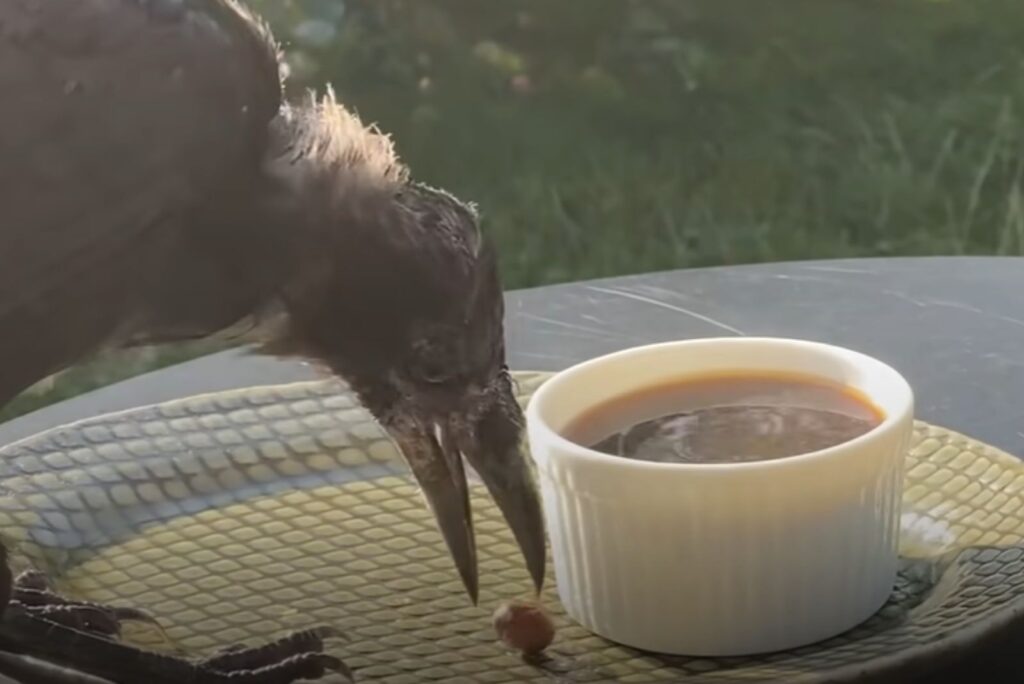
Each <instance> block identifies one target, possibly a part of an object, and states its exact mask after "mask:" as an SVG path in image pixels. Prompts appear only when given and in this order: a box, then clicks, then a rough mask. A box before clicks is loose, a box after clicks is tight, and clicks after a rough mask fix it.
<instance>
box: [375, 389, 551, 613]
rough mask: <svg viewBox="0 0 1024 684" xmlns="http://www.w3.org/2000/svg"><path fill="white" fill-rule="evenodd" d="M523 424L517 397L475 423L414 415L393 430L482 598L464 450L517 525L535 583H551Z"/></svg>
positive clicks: (469, 584) (472, 592)
mask: <svg viewBox="0 0 1024 684" xmlns="http://www.w3.org/2000/svg"><path fill="white" fill-rule="evenodd" d="M510 400H511V403H510ZM520 423H521V414H520V412H519V406H518V404H516V403H515V401H514V399H511V395H509V397H507V398H506V397H504V396H503V397H501V400H500V401H499V402H498V403H496V404H495V405H493V406H492V407H491V408H490V409H488V410H487V411H486V412H485V413H483V414H482V415H480V416H479V417H477V418H476V420H474V421H472V422H467V420H466V418H465V417H464V416H461V415H454V416H451V417H450V418H448V419H447V420H446V421H445V422H443V423H440V424H436V425H434V424H429V423H421V422H417V421H407V422H404V423H402V424H401V425H396V426H392V427H391V428H390V432H391V435H392V437H393V438H394V439H395V441H396V442H397V444H398V446H399V448H400V449H401V450H402V453H403V455H404V456H405V459H406V461H407V462H408V463H409V467H410V469H411V470H412V472H413V475H414V476H415V477H416V480H417V482H418V483H419V485H420V488H421V489H422V491H423V494H424V496H425V498H426V500H427V503H428V505H429V506H430V508H431V510H432V511H433V514H434V517H435V519H436V520H437V525H438V527H439V528H440V531H441V535H442V536H443V537H444V540H445V543H446V544H447V546H448V551H449V553H450V554H451V556H452V560H454V562H455V566H456V568H457V569H458V572H459V575H460V576H461V578H462V582H463V585H464V586H465V588H466V592H467V593H468V594H469V596H470V598H471V600H472V601H473V603H474V604H476V603H477V600H478V597H479V579H478V571H477V557H476V539H475V536H474V533H473V519H472V511H471V508H470V503H469V489H468V486H467V483H466V474H465V469H464V467H463V462H462V457H463V456H464V457H465V458H466V460H468V461H469V463H470V465H471V466H472V467H473V469H474V470H475V471H476V472H477V473H478V474H479V475H480V478H481V479H482V480H483V482H484V485H485V486H486V487H487V489H488V491H489V492H490V494H491V497H492V498H493V499H494V501H495V503H496V504H497V505H498V508H499V509H500V510H501V512H502V515H503V516H504V518H505V521H506V522H507V523H508V526H509V527H510V528H511V530H512V534H513V536H514V537H515V539H516V543H517V544H518V546H519V549H520V551H521V552H522V554H523V558H524V559H525V561H526V567H527V570H528V571H529V573H530V577H531V578H532V579H533V584H534V588H535V589H536V591H537V592H538V593H539V592H540V590H541V588H542V587H543V585H544V570H545V564H546V557H545V554H546V547H545V536H544V517H543V513H542V509H541V504H540V498H539V496H538V495H537V488H536V485H535V484H534V481H533V478H532V475H531V472H530V469H529V467H528V465H527V462H526V459H525V458H524V456H523V452H522V449H521V448H520V433H521V430H520Z"/></svg>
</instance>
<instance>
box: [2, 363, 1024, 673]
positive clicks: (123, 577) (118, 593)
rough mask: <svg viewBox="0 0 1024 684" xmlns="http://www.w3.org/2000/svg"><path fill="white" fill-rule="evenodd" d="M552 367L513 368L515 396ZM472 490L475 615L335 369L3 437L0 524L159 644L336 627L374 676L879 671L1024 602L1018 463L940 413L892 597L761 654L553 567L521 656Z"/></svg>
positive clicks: (362, 668) (484, 513)
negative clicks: (579, 614) (606, 611)
mask: <svg viewBox="0 0 1024 684" xmlns="http://www.w3.org/2000/svg"><path fill="white" fill-rule="evenodd" d="M546 377H548V376H547V375H545V374H540V373H518V374H517V375H516V379H517V382H518V383H519V390H520V399H521V401H523V402H525V401H527V400H528V398H529V396H530V394H531V393H532V392H533V391H534V390H535V389H536V388H537V387H538V386H539V385H540V383H541V382H543V381H544V379H545V378H546ZM473 497H474V500H473V506H474V511H475V518H476V524H477V530H478V545H479V559H480V571H481V591H480V605H479V606H478V607H474V606H472V605H470V603H469V601H468V600H467V598H466V596H465V593H464V590H463V588H462V585H461V583H460V581H459V579H458V576H457V574H456V572H455V570H454V568H453V566H452V563H451V561H450V559H449V556H448V554H447V551H446V549H445V547H444V543H443V541H442V540H441V537H440V535H439V534H438V532H437V531H436V528H435V526H434V522H433V519H432V517H431V516H430V514H429V512H428V511H427V509H426V508H425V506H424V505H423V503H422V499H421V497H420V495H419V492H418V490H417V489H416V487H415V486H414V484H413V481H412V480H411V477H410V476H409V475H408V472H407V469H406V467H405V465H404V463H403V462H402V461H401V459H400V457H399V454H398V453H397V451H396V449H395V448H394V446H393V445H392V444H391V442H390V441H389V440H388V439H387V438H386V437H385V435H384V433H383V432H382V430H381V429H380V428H379V427H378V426H377V425H376V424H375V423H374V422H373V421H372V419H371V418H370V417H369V415H368V414H367V413H366V412H365V411H364V410H363V409H362V408H361V407H360V406H359V405H358V403H357V402H356V401H355V400H354V399H353V397H352V396H351V395H350V394H348V392H347V390H346V389H345V387H344V386H343V385H341V384H338V383H336V382H333V381H324V382H310V383H300V384H294V385H285V386H278V387H262V388H252V389H246V390H240V391H230V392H224V393H218V394H213V395H204V396H199V397H195V398H191V399H186V400H181V401H174V402H170V403H166V404H161V405H158V406H153V407H146V408H141V409H136V410H132V411H128V412H124V413H118V414H113V415H107V416H100V417H97V418H95V419H90V420H87V421H84V422H81V423H76V424H73V425H68V426H64V427H61V428H57V429H54V430H51V431H49V432H46V433H44V434H41V435H38V436H36V437H33V438H30V439H27V440H24V441H21V442H19V443H16V444H13V445H10V446H7V447H5V448H3V449H2V450H0V538H2V539H3V541H4V543H5V544H7V545H8V546H9V547H10V548H11V549H12V551H13V552H14V557H15V558H14V562H15V568H16V569H18V568H20V567H24V566H26V565H34V566H36V567H39V568H40V569H42V570H44V571H46V572H48V573H50V574H51V575H52V576H53V577H54V579H55V583H56V588H57V589H58V590H59V591H62V592H64V593H67V594H69V595H71V596H74V597H78V598H85V599H89V600H93V601H100V602H107V603H120V604H131V605H134V606H137V607H140V608H143V609H145V610H147V611H149V612H150V613H152V614H153V615H155V616H157V618H158V619H159V621H160V622H161V625H162V627H163V630H160V629H155V628H153V627H152V626H148V625H145V626H140V627H138V628H135V627H131V628H129V629H128V630H126V634H125V637H124V638H125V639H126V640H129V641H132V642H134V643H137V644H139V645H142V646H144V647H147V648H151V649H154V650H158V651H164V652H177V653H187V654H191V655H203V654H207V653H210V652H212V651H215V650H217V649H219V648H221V647H224V646H226V645H229V644H235V643H240V642H256V641H260V640H265V639H269V638H274V637H276V636H279V635H280V634H281V633H282V632H286V631H289V630H293V629H301V628H304V627H308V626H312V625H315V624H328V625H332V626H335V627H338V628H340V629H341V630H342V631H344V632H345V633H346V635H347V638H346V639H341V640H338V641H332V642H331V643H329V644H328V648H327V650H328V652H331V653H333V654H336V655H338V656H339V657H341V658H343V659H344V660H345V661H346V662H347V663H348V664H349V665H350V666H351V667H352V668H354V669H355V670H356V678H357V681H359V682H387V683H389V684H413V683H417V682H430V681H443V682H465V683H467V684H468V683H477V682H480V683H484V682H487V683H491V684H502V683H504V682H550V681H555V682H636V683H640V682H701V683H705V682H706V683H709V684H711V683H719V682H722V683H724V682H765V681H785V682H826V681H828V682H853V681H866V679H865V678H868V677H872V678H873V677H877V676H880V675H882V676H886V675H887V676H895V675H896V674H897V673H901V672H905V671H906V668H907V667H908V666H912V667H919V664H920V663H929V664H932V665H934V664H935V663H937V662H938V659H939V658H940V657H941V656H942V655H944V654H948V653H953V652H962V651H964V649H965V648H969V647H970V646H971V645H973V644H976V643H978V642H979V641H981V640H982V639H983V638H985V637H986V636H989V635H990V634H991V633H993V632H995V631H997V630H999V629H1000V628H1001V627H1003V626H1005V625H1006V624H1008V623H1009V622H1010V621H1011V619H1012V618H1013V617H1014V616H1015V615H1016V613H1018V612H1019V611H1020V609H1021V607H1022V606H1024V465H1022V464H1020V463H1019V462H1018V461H1017V460H1016V459H1014V458H1013V457H1011V456H1009V455H1007V454H1004V453H1002V452H1000V451H998V450H996V449H994V448H991V447H988V446H986V445H983V444H979V443H977V442H975V441H972V440H971V439H969V438H967V437H964V436H961V435H958V434H954V433H951V432H948V431H946V430H944V429H941V428H938V427H934V426H929V425H925V424H918V426H917V431H916V436H915V442H914V446H913V449H912V452H911V454H910V458H909V460H908V464H907V483H906V495H905V500H904V513H903V549H902V555H903V566H902V570H901V572H900V577H899V581H898V583H897V586H896V587H895V588H894V591H893V594H892V598H891V600H890V602H889V603H888V604H887V605H886V606H885V607H884V608H883V609H882V610H881V611H879V612H878V613H877V614H876V615H875V616H874V617H873V618H871V619H870V620H868V621H867V622H866V623H864V624H862V625H861V626H859V627H857V628H855V629H853V630H851V631H850V632H848V633H846V634H843V635H841V636H839V637H836V638H834V639H831V640H829V641H826V642H823V643H820V644H816V645H813V646H808V647H804V648H800V649H797V650H794V651H787V652H783V653H776V654H770V655H766V656H758V657H745V658H727V659H710V658H681V657H666V656H660V655H657V654H650V653H644V652H641V651H636V650H634V649H630V648H625V647H622V646H618V645H616V644H613V643H610V642H607V641H605V640H603V639H601V638H599V637H597V636H594V635H592V634H590V633H588V632H586V631H585V630H584V629H582V628H581V627H579V626H577V625H575V624H574V623H572V622H571V621H570V620H569V619H568V618H566V616H565V614H564V612H562V610H561V608H560V606H559V602H558V598H557V595H556V593H555V590H554V582H553V574H552V573H553V571H552V569H551V568H550V566H549V570H548V573H549V574H548V577H549V578H550V579H549V582H548V587H547V589H546V594H545V600H546V602H547V604H548V607H549V609H550V610H551V611H552V614H553V616H554V617H555V619H556V622H557V624H558V635H557V637H556V640H555V643H554V644H553V645H552V647H551V648H550V649H549V651H548V659H547V660H545V661H543V662H541V663H539V664H527V663H524V662H523V661H522V660H521V659H520V658H518V657H517V656H516V655H515V654H513V653H510V652H508V650H507V649H506V648H505V647H503V646H502V645H501V644H500V643H499V642H497V641H496V639H495V636H494V633H493V631H492V629H491V625H490V614H491V611H493V609H494V607H495V606H496V605H497V603H498V602H500V601H502V600H504V599H508V598H512V597H516V596H525V595H529V593H530V581H529V577H528V575H527V573H526V570H525V568H524V567H523V565H522V561H521V558H520V556H519V552H518V550H517V548H516V546H515V544H514V543H513V541H512V538H511V534H510V533H509V532H508V531H507V529H506V528H505V526H504V524H503V522H502V520H501V517H500V514H499V513H498V511H497V509H496V507H495V506H494V505H493V503H492V502H491V501H490V499H489V498H488V497H487V496H486V494H485V492H484V490H483V487H482V485H479V484H478V483H477V484H475V486H474V494H473ZM323 681H340V680H330V679H328V680H323ZM872 681H874V679H872ZM896 681H899V679H897V680H896Z"/></svg>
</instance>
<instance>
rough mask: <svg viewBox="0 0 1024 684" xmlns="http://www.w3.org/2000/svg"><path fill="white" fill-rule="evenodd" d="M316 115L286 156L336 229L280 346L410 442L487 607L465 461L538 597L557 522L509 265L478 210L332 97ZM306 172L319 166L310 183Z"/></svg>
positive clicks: (295, 301) (450, 539) (292, 308)
mask: <svg viewBox="0 0 1024 684" xmlns="http://www.w3.org/2000/svg"><path fill="white" fill-rule="evenodd" d="M292 116H293V117H294V116H296V115H295V113H292ZM305 116H306V117H309V118H310V119H311V120H312V122H313V123H308V122H307V124H306V126H307V127H306V128H303V127H301V126H299V127H298V132H297V133H296V132H295V131H296V125H295V123H294V121H293V123H292V128H291V131H292V132H291V135H292V136H293V137H292V138H291V140H292V142H291V147H290V148H288V149H290V150H291V153H290V154H291V156H290V157H284V156H282V158H289V159H291V166H290V167H289V171H288V172H287V173H291V174H292V178H291V182H293V183H299V184H301V185H303V186H304V190H305V192H304V193H301V195H302V196H304V197H306V200H304V211H305V212H306V214H309V213H310V212H318V216H319V218H318V219H316V220H318V221H319V222H321V223H322V224H324V226H326V230H324V231H323V235H322V239H321V241H319V243H318V244H317V246H316V250H315V251H316V253H315V254H310V255H309V256H308V258H306V259H305V260H304V261H303V262H302V263H304V264H306V265H307V268H306V269H305V271H304V273H303V274H301V275H302V277H301V278H300V282H299V284H298V285H297V286H296V291H295V293H294V294H293V295H291V296H289V297H288V301H287V302H286V306H287V309H288V316H287V327H286V329H285V330H284V332H283V338H282V340H281V341H282V342H283V343H284V346H285V347H287V348H289V349H291V350H293V351H298V352H299V353H302V354H303V355H304V356H307V357H309V358H313V359H316V360H317V361H319V362H320V363H322V364H324V365H326V366H327V367H328V368H329V369H330V370H331V371H333V372H334V373H336V374H337V375H339V376H340V377H342V378H344V379H345V380H346V381H347V382H348V383H349V384H350V385H351V386H352V388H353V389H354V390H355V391H356V392H357V393H358V395H359V397H360V399H361V400H362V402H363V403H364V405H365V406H366V407H367V408H368V409H369V410H370V411H371V412H372V413H373V415H374V416H375V417H376V418H377V420H378V421H379V422H380V423H381V425H382V426H383V427H384V428H385V429H386V430H387V431H388V433H389V434H390V435H391V436H392V438H393V439H394V440H395V442H396V443H397V445H398V446H399V447H400V449H401V451H402V454H403V455H404V457H405V459H406V461H407V462H408V464H409V466H410V468H411V470H412V472H413V473H414V474H415V477H416V479H417V480H418V482H419V484H420V486H421V488H422V490H423V492H424V494H425V496H426V498H427V501H428V502H429V504H430V507H431V509H432V510H433V512H434V515H435V517H436V519H437V522H438V525H439V527H440V529H441V532H442V533H443V536H444V538H445V541H446V542H447V544H448V548H449V550H450V552H451V554H452V557H453V559H454V560H455V564H456V566H457V567H458V570H459V573H460V574H461V576H462V580H463V582H464V584H465V586H466V589H467V591H468V592H469V594H470V596H471V597H472V598H473V600H474V601H476V598H477V562H476V547H475V541H474V534H473V525H472V521H471V514H470V506H469V498H468V493H467V483H466V477H465V474H464V472H463V461H462V458H463V457H465V459H466V460H467V461H468V462H469V464H470V465H471V466H472V467H473V470H475V471H476V472H477V473H478V474H479V476H480V478H481V479H482V480H483V482H484V484H485V485H486V486H487V488H488V490H489V492H490V494H491V496H492V497H493V498H494V500H495V502H496V503H497V504H498V506H499V507H500V509H501V511H502V512H503V514H504V516H505V519H506V521H507V522H508V524H509V526H510V528H511V529H512V532H513V534H514V535H515V538H516V540H517V542H518V544H519V546H520V549H521V550H522V553H523V555H524V557H525V560H526V564H527V567H528V569H529V571H530V574H531V576H532V577H533V580H534V583H535V584H536V586H537V588H538V589H539V588H540V587H541V585H542V583H543V575H544V565H545V545H544V525H543V517H542V513H541V506H540V502H539V498H538V496H537V492H536V488H535V485H534V482H533V479H532V477H531V473H530V471H529V469H528V466H527V463H526V460H525V458H524V456H523V454H522V451H521V448H520V439H521V433H522V423H523V418H522V412H521V410H520V407H519V405H518V403H517V402H516V400H515V397H514V395H513V389H512V383H511V379H510V377H509V374H508V369H507V367H506V365H505V340H504V328H503V319H504V304H503V297H502V287H501V282H500V278H499V271H498V263H497V257H496V254H495V251H494V248H493V246H492V245H491V244H490V242H489V241H488V240H487V239H486V238H485V237H484V236H483V235H482V233H481V232H480V230H479V225H478V216H477V212H476V210H475V208H474V207H473V206H471V205H468V204H465V203H463V202H460V201H459V200H457V199H456V198H455V197H453V196H452V195H450V194H449V193H447V192H444V191H442V190H438V189H435V188H431V187H428V186H425V185H422V184H418V183H413V182H411V181H409V180H408V178H407V176H406V172H405V170H404V168H403V167H401V166H400V165H399V164H398V162H397V160H396V159H395V158H394V156H393V153H392V152H391V147H390V143H389V142H388V141H387V139H386V138H385V137H383V136H381V135H380V134H378V133H376V132H374V131H371V130H370V129H366V128H364V127H362V126H361V125H359V124H358V121H357V120H356V119H355V117H353V116H352V115H350V114H348V113H347V112H345V111H344V110H343V109H341V108H340V106H338V105H336V104H335V103H333V101H328V102H324V103H319V104H317V105H316V106H315V107H310V108H308V109H307V110H305ZM299 123H301V118H300V120H299ZM296 140H298V141H299V142H295V141H296ZM331 145H335V146H336V147H337V149H334V150H333V151H332V150H331V149H330V147H331ZM325 150H326V152H325ZM295 160H303V161H302V162H301V163H300V165H301V164H309V165H310V168H309V169H307V170H305V171H298V172H296V171H295V166H294V165H295ZM332 164H333V171H332V172H331V173H326V172H325V168H330V167H331V165H332ZM279 173H281V172H280V171H279ZM318 185H319V186H320V190H319V191H317V190H315V189H314V190H312V191H310V188H311V187H312V188H316V187H317V186H318ZM324 197H330V198H331V199H330V201H326V202H325V201H324V199H323V198H324Z"/></svg>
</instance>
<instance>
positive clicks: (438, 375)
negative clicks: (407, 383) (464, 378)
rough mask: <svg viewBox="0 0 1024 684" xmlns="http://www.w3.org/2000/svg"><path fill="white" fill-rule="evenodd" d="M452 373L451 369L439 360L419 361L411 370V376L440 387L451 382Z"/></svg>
mask: <svg viewBox="0 0 1024 684" xmlns="http://www.w3.org/2000/svg"><path fill="white" fill-rule="evenodd" d="M453 375H454V372H453V370H452V368H451V367H450V366H449V365H448V364H446V363H443V362H442V361H441V360H439V359H432V360H425V359H421V360H420V361H419V362H418V363H416V365H415V368H414V369H413V376H414V377H415V378H416V379H417V380H419V381H421V382H426V383H428V384H431V385H440V384H443V383H445V382H448V381H449V380H451V378H452V376H453Z"/></svg>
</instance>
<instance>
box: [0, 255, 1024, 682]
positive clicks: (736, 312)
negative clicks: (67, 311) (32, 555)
mask: <svg viewBox="0 0 1024 684" xmlns="http://www.w3.org/2000/svg"><path fill="white" fill-rule="evenodd" d="M1022 293H1024V259H1018V258H993V257H956V258H952V257H951V258H908V259H864V260H841V261H817V262H796V263H781V264H768V265H752V266H740V267H722V268H708V269H694V270H686V271H672V272H664V273H653V274H644V275H637V276H629V277H621V278H613V279H603V280H594V281H587V282H579V283H571V284H565V285H557V286H549V287H541V288H536V289H528V290H520V291H514V292H511V293H509V295H508V300H507V302H508V303H507V307H508V311H507V320H508V344H509V352H510V357H511V358H510V365H511V366H512V367H513V368H514V369H517V370H525V369H533V370H557V369H560V368H564V367H566V366H568V365H571V364H573V363H575V362H578V361H581V360H584V359H587V358H590V357H593V356H596V355H599V354H604V353H607V352H611V351H615V350H618V349H623V348H626V347H630V346H634V345H638V344H645V343H650V342H657V341H666V340H674V339H680V338H692V337H712V336H725V335H750V336H754V335H758V336H760V335H768V336H785V337H798V338H808V339H813V340H818V341H822V342H830V343H834V344H839V345H843V346H847V347H851V348H853V349H856V350H859V351H862V352H865V353H867V354H871V355H873V356H876V357H878V358H880V359H882V360H884V361H886V362H888V363H890V364H892V365H893V366H894V367H896V368H897V369H898V370H900V371H901V372H902V373H904V374H905V375H906V376H907V378H908V379H909V381H910V382H911V384H912V385H913V386H914V388H915V391H916V394H917V402H918V404H917V416H918V417H919V418H921V419H922V420H926V421H928V422H931V423H935V424H938V425H942V426H944V427H947V428H951V429H953V430H956V431H960V432H963V433H966V434H968V435H970V436H972V437H974V438H977V439H979V440H982V441H985V442H988V443H990V444H992V445H994V446H997V447H1000V448H1002V449H1004V450H1006V451H1009V452H1010V453H1013V454H1022V455H1024V295H1022ZM314 377H316V375H315V373H314V372H313V371H312V370H311V369H310V368H308V367H306V366H305V365H303V364H301V363H297V362H289V361H280V360H276V359H268V358H261V357H256V356H252V355H249V354H247V353H246V352H245V351H243V350H239V351H230V352H224V353H221V354H215V355H212V356H209V357H205V358H202V359H198V360H195V361H192V362H189V363H185V364H181V365H179V366H175V367H172V368H168V369H164V370H161V371H157V372H154V373H150V374H147V375H144V376H140V377H137V378H134V379H131V380H128V381H125V382H122V383H119V384H117V385H113V386H111V387H108V388H105V389H102V390H99V391H96V392H93V393H90V394H87V395H84V396H81V397H78V398H75V399H72V400H69V401H66V402H63V403H61V404H57V405H55V406H52V407H49V408H46V409H43V410H41V411H37V412H35V413H33V414H30V415H28V416H24V417H22V418H19V419H16V420H14V421H11V422H10V423H8V424H6V425H2V426H0V443H6V442H9V441H11V440H14V439H18V438H20V437H23V436H27V435H29V434H32V433H35V432H38V431H40V430H42V429H46V428H48V427H51V426H54V425H57V424H61V423H65V422H68V421H71V420H77V419H80V418H84V417H89V416H94V415H97V414H100V413H105V412H108V411H113V410H121V409H125V408H131V407H134V406H139V405H142V404H150V403H155V402H160V401H165V400H168V399H173V398H178V397H183V396H188V395H192V394H197V393H201V392H208V391H215V390H220V389H228V388H235V387H245V386H251V385H263V384H278V383H282V382H291V381H296V380H306V379H310V378H314ZM1020 638H1021V639H1024V629H1022V630H1021V634H1020ZM1014 660H1019V661H1020V662H1021V664H1020V665H1017V664H1015V663H1014ZM942 674H943V675H944V676H947V677H951V679H950V680H949V681H960V680H961V678H963V681H967V679H966V677H967V674H970V675H972V676H974V677H981V678H984V680H985V681H1011V680H1012V681H1019V679H1020V677H1021V676H1022V675H1024V658H1014V657H1013V656H1012V655H1011V654H1010V650H1009V648H1002V649H998V650H996V649H993V650H992V651H991V652H988V653H985V654H982V655H980V656H974V657H971V658H970V660H969V661H967V662H966V663H965V667H964V668H963V670H962V671H960V672H956V673H951V672H949V671H948V670H947V671H946V672H944V673H942ZM944 681H945V680H944Z"/></svg>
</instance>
